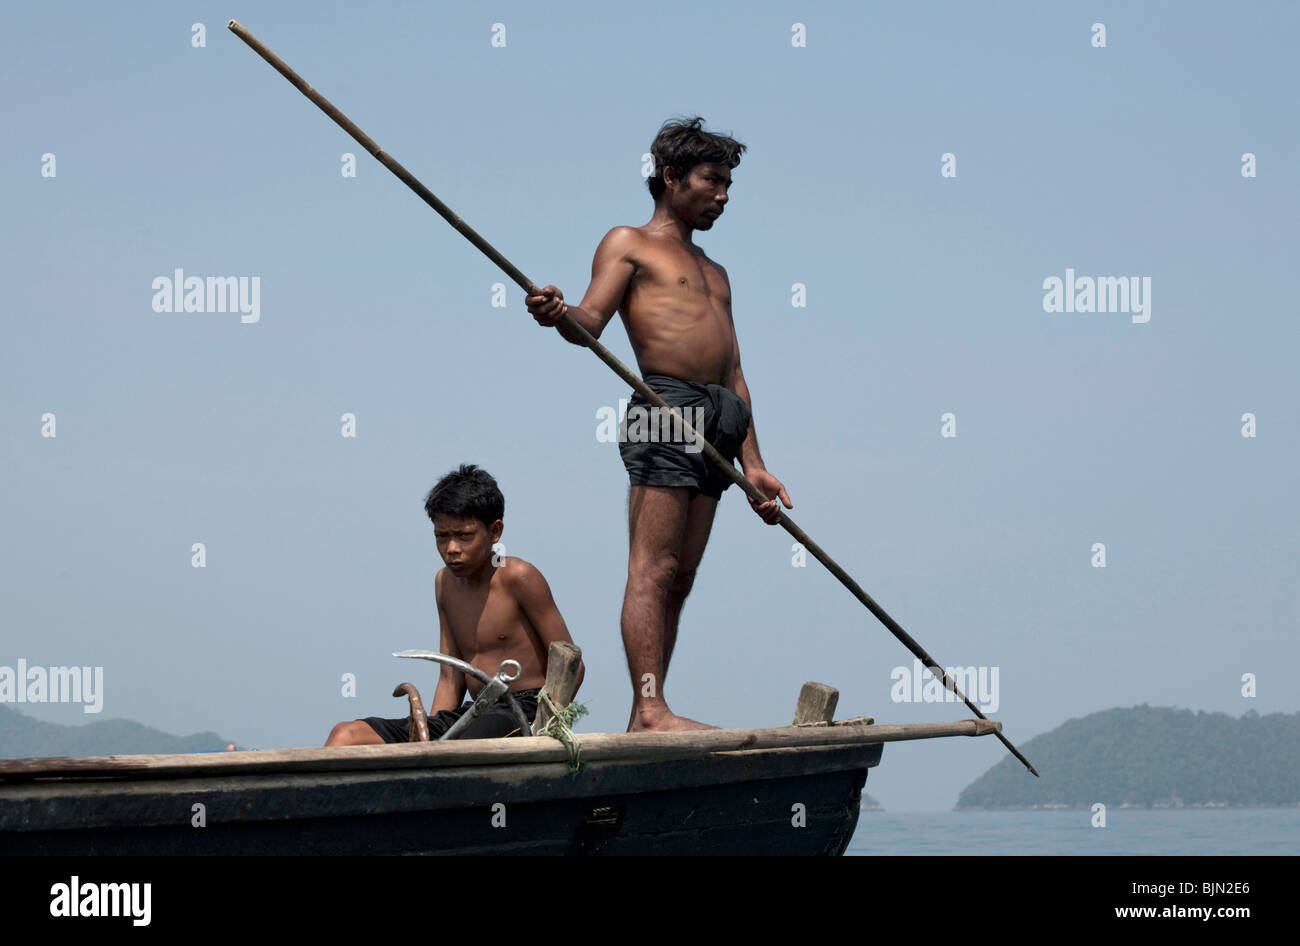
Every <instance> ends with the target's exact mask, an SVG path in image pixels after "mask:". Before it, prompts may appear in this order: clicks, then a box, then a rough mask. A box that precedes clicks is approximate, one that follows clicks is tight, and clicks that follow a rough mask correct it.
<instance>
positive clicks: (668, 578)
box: [627, 553, 677, 594]
mask: <svg viewBox="0 0 1300 946" xmlns="http://www.w3.org/2000/svg"><path fill="white" fill-rule="evenodd" d="M676 579H677V555H676V554H673V553H667V554H661V555H654V556H645V557H642V558H637V559H634V560H629V561H628V566H627V584H628V588H629V589H630V590H632V591H634V592H643V593H652V594H663V593H665V592H667V591H669V590H671V588H672V586H673V583H674V582H675V581H676Z"/></svg>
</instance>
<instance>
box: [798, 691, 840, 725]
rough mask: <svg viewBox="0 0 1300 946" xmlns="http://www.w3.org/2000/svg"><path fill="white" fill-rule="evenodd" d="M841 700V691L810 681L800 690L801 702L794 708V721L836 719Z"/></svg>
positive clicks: (805, 721)
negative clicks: (836, 711) (836, 709)
mask: <svg viewBox="0 0 1300 946" xmlns="http://www.w3.org/2000/svg"><path fill="white" fill-rule="evenodd" d="M839 702H840V691H839V690H837V689H835V687H828V686H827V685H826V684H824V683H813V682H811V681H809V682H808V683H805V684H804V685H803V689H802V690H800V691H799V702H798V704H797V705H796V706H795V708H794V723H793V724H792V725H795V726H799V725H802V724H805V723H826V724H827V725H829V724H830V723H831V722H833V721H834V719H835V707H836V706H837V705H838V704H839Z"/></svg>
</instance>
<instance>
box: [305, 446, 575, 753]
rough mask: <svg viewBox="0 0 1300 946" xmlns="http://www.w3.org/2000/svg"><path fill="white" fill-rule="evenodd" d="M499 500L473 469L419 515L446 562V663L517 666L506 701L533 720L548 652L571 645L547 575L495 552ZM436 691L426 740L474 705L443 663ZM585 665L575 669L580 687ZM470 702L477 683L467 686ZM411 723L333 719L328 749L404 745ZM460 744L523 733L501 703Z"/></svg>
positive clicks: (450, 478)
mask: <svg viewBox="0 0 1300 946" xmlns="http://www.w3.org/2000/svg"><path fill="white" fill-rule="evenodd" d="M505 504H506V503H505V498H504V497H503V496H502V495H501V490H500V489H498V488H497V481H496V480H495V479H493V478H492V477H491V476H490V475H489V474H488V473H487V471H486V470H480V469H479V468H478V467H477V466H474V465H472V464H470V465H462V466H461V467H460V469H459V470H456V471H454V472H452V473H448V474H447V475H446V476H444V477H443V478H442V479H440V480H439V481H438V484H437V485H436V486H434V487H433V489H432V490H430V491H429V496H428V498H427V499H426V500H425V503H424V511H425V512H426V513H428V514H429V518H430V519H431V520H433V535H434V538H435V539H436V540H437V543H438V554H439V555H441V556H442V560H443V562H444V563H446V566H447V567H446V568H442V569H439V571H438V574H437V576H436V577H435V578H434V593H435V596H436V598H437V602H438V623H439V625H440V627H441V636H440V641H439V646H438V649H439V650H440V651H441V652H442V653H444V654H446V655H448V656H449V657H457V658H459V659H461V660H464V661H465V662H467V663H470V664H473V665H474V666H475V667H478V668H479V669H480V670H482V671H484V672H485V673H487V675H488V676H496V674H497V671H498V670H499V669H500V665H501V661H503V660H506V659H507V658H508V659H511V660H517V661H518V662H519V665H520V674H519V678H518V679H517V680H515V681H514V682H513V683H511V684H510V692H511V695H512V696H513V697H514V698H515V702H517V703H518V704H519V708H520V709H522V710H523V711H524V715H525V716H527V717H528V718H529V720H532V719H533V717H534V716H535V715H536V714H537V693H538V691H539V690H540V689H541V688H542V685H543V684H544V683H545V682H546V654H547V649H548V648H549V647H550V644H551V641H566V642H568V643H572V642H573V640H572V638H571V637H569V631H568V628H566V627H565V626H564V619H563V618H562V617H560V612H559V610H558V609H557V608H556V607H555V601H554V600H553V599H552V598H551V589H550V587H549V586H548V585H547V584H546V579H545V578H543V577H542V573H541V572H539V571H538V570H537V569H536V568H534V567H533V566H532V565H529V564H528V563H527V562H525V561H524V560H523V559H521V558H513V557H512V558H505V557H504V556H501V557H496V556H494V555H493V552H492V546H493V545H494V544H495V543H496V542H497V541H498V540H500V538H501V531H502V529H503V525H502V522H501V517H502V516H503V515H504V514H505ZM439 671H440V672H439V676H438V689H437V690H436V691H435V692H434V695H433V705H432V706H430V707H429V709H428V715H429V738H430V739H431V740H436V739H437V738H438V737H439V736H441V735H442V734H443V733H445V732H446V731H447V730H448V729H450V728H451V725H452V724H453V723H455V722H456V720H458V719H460V717H461V716H463V715H464V714H465V713H466V712H467V711H468V710H469V708H470V706H472V705H473V703H472V702H466V703H465V704H464V705H463V706H462V705H461V700H462V699H463V698H464V696H465V689H466V682H467V681H466V677H465V674H464V673H462V672H461V671H459V670H455V669H453V668H451V667H448V666H446V665H445V664H440V665H439ZM584 672H585V668H584V667H582V666H581V665H580V666H579V668H578V684H579V685H581V684H582V676H583V673H584ZM470 683H471V685H472V686H473V693H472V696H477V693H478V691H479V689H480V688H481V686H482V684H481V683H480V682H479V681H478V680H472V681H470ZM409 722H410V720H409V717H408V718H403V719H381V718H380V717H377V716H370V717H367V718H366V719H358V720H354V721H352V722H345V723H339V724H338V725H336V726H335V727H334V728H333V729H332V730H331V731H330V735H329V739H327V740H326V741H325V745H327V746H360V745H373V744H379V743H385V742H406V741H407V732H408V729H407V727H408V725H409ZM457 735H458V737H459V738H462V739H487V738H493V737H497V736H513V735H524V736H526V735H529V733H520V732H519V723H518V720H517V719H516V718H515V716H514V714H512V713H511V712H510V709H509V706H508V704H507V703H506V701H505V698H504V697H502V699H500V700H498V701H497V702H496V703H495V704H493V706H491V707H490V708H489V709H487V710H485V711H484V712H483V713H481V714H479V716H478V717H476V718H475V719H474V720H473V721H472V722H471V723H470V724H469V725H468V726H467V727H466V728H465V730H464V731H463V732H462V733H458V734H457Z"/></svg>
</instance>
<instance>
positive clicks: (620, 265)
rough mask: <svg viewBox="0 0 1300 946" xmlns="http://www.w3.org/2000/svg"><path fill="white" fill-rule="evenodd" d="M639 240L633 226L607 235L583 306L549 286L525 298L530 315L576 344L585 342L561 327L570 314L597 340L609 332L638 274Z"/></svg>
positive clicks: (595, 258)
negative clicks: (636, 251) (636, 252)
mask: <svg viewBox="0 0 1300 946" xmlns="http://www.w3.org/2000/svg"><path fill="white" fill-rule="evenodd" d="M636 239H637V232H636V230H635V229H633V228H632V227H615V228H614V229H613V230H610V231H609V232H608V233H606V234H605V238H604V239H603V240H601V241H600V245H599V246H597V247H596V255H595V257H593V258H592V261H591V285H589V286H588V287H587V294H586V295H585V296H583V297H582V304H581V305H580V306H577V305H565V303H564V293H562V292H560V290H559V289H556V288H555V287H554V286H547V287H545V288H544V289H543V290H542V291H541V294H540V295H536V296H528V297H526V298H525V299H524V303H525V305H527V306H528V312H529V314H531V315H532V317H533V318H534V319H535V320H536V321H537V324H538V325H543V326H551V325H555V326H557V330H558V331H559V333H560V335H562V336H563V337H564V339H565V340H566V341H568V342H571V343H573V344H574V345H581V344H582V340H581V339H580V338H578V337H577V336H576V335H573V334H571V333H570V332H569V331H568V330H566V329H565V328H564V326H562V325H559V324H558V323H559V322H560V320H561V319H562V318H564V316H566V315H567V316H569V318H571V319H573V321H575V322H577V323H578V324H579V325H581V326H582V327H583V328H585V329H586V330H587V331H588V332H590V333H591V334H592V336H593V337H595V338H600V333H601V332H603V331H605V326H606V325H608V324H609V320H610V319H612V318H613V317H614V313H615V312H617V311H618V307H619V305H621V304H622V302H623V295H624V294H625V293H626V292H627V287H628V283H630V282H631V281H632V274H633V273H635V272H636V263H635V262H634V261H633V252H634V247H635V245H636Z"/></svg>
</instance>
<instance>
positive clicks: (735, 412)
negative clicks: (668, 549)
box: [618, 374, 751, 499]
mask: <svg viewBox="0 0 1300 946" xmlns="http://www.w3.org/2000/svg"><path fill="white" fill-rule="evenodd" d="M645 383H646V384H647V385H649V386H650V389H651V390H652V391H654V392H655V393H656V394H658V395H659V396H660V397H661V398H663V399H664V400H665V401H666V402H667V403H668V404H670V405H672V406H673V407H676V408H679V409H681V412H682V416H683V417H684V418H685V419H686V422H687V423H688V424H690V425H691V426H692V427H694V428H695V429H696V430H697V431H699V432H700V433H701V434H703V435H704V439H705V440H707V441H708V442H709V443H711V444H713V446H714V447H716V448H717V450H718V452H719V453H721V454H722V456H723V457H724V458H725V459H726V460H727V461H728V462H730V461H731V460H733V459H735V456H736V454H737V453H738V452H739V451H740V445H741V444H743V443H744V442H745V437H746V436H748V434H749V421H750V416H751V415H750V411H749V405H748V404H746V403H745V401H744V399H743V398H741V397H740V395H738V394H736V392H734V391H731V390H729V389H727V388H724V387H723V386H722V385H720V384H697V383H695V382H694V381H681V380H679V379H677V378H670V377H668V376H667V375H662V374H648V375H646V376H645ZM618 452H619V453H620V454H621V455H622V457H623V466H625V467H626V468H627V475H628V479H629V481H630V482H631V484H632V485H633V486H685V487H687V488H688V489H689V490H690V491H691V497H692V498H694V497H695V495H696V494H697V493H701V494H703V495H705V496H710V497H712V498H713V499H719V498H720V497H721V496H722V492H723V490H725V489H726V488H727V487H728V486H730V485H731V480H729V479H727V478H726V477H725V476H724V475H723V474H722V473H721V472H720V471H719V470H718V469H716V468H715V467H714V466H713V464H712V463H710V462H709V461H708V459H707V458H706V457H705V456H704V451H703V449H702V448H701V446H700V444H699V443H698V442H691V441H689V440H687V439H686V437H685V436H684V435H683V433H682V429H681V424H680V423H679V422H677V423H674V422H672V420H671V418H669V417H664V416H663V415H662V412H659V411H654V410H653V408H652V407H651V405H650V404H649V403H648V402H647V401H646V400H645V398H643V397H642V396H641V395H640V394H636V393H635V392H634V393H633V394H632V399H631V400H630V401H629V402H628V406H627V413H626V415H624V418H623V422H622V424H621V426H620V427H619V438H618Z"/></svg>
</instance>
